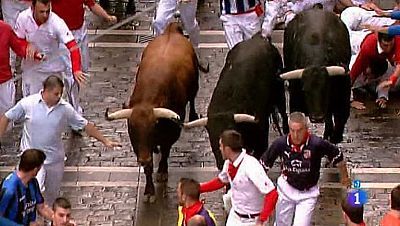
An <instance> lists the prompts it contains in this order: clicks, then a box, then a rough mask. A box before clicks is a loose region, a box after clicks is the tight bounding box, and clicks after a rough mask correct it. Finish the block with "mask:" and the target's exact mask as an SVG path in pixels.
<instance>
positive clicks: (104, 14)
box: [90, 3, 117, 23]
mask: <svg viewBox="0 0 400 226" xmlns="http://www.w3.org/2000/svg"><path fill="white" fill-rule="evenodd" d="M90 10H91V11H92V12H93V13H94V14H95V15H96V16H99V17H102V18H104V19H105V20H106V21H107V22H109V23H116V22H117V17H115V16H111V15H109V14H108V13H107V12H106V11H105V10H104V9H103V8H102V7H101V6H100V5H99V4H97V3H95V4H94V5H93V6H91V7H90Z"/></svg>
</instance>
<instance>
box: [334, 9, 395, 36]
mask: <svg viewBox="0 0 400 226" xmlns="http://www.w3.org/2000/svg"><path fill="white" fill-rule="evenodd" d="M375 15H377V14H376V13H375V12H374V11H368V10H365V9H363V8H360V7H348V8H346V9H345V10H343V12H342V13H341V14H340V19H341V20H342V21H343V23H344V24H345V25H346V27H347V29H348V30H349V32H351V31H360V30H362V27H361V25H363V24H369V25H374V26H387V25H392V24H393V23H394V22H396V20H393V19H390V18H385V17H374V16H375Z"/></svg>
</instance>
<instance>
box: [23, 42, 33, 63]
mask: <svg viewBox="0 0 400 226" xmlns="http://www.w3.org/2000/svg"><path fill="white" fill-rule="evenodd" d="M35 51H36V48H35V47H34V46H33V45H32V44H31V43H29V44H28V45H27V46H26V56H25V58H26V59H27V60H33V59H34V57H35Z"/></svg>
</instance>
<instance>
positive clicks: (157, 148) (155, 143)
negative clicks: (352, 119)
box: [106, 9, 351, 202]
mask: <svg viewBox="0 0 400 226" xmlns="http://www.w3.org/2000/svg"><path fill="white" fill-rule="evenodd" d="M283 44H284V48H283V55H284V63H283V62H282V57H281V55H280V53H279V51H278V49H277V48H276V47H275V46H274V45H273V44H272V43H271V41H270V40H269V39H268V38H264V37H262V36H261V34H260V33H258V34H256V35H254V36H253V37H252V38H251V39H249V40H247V41H243V42H241V43H239V44H237V45H236V46H235V47H234V48H233V49H232V50H230V51H229V53H228V55H227V57H226V60H225V65H224V67H223V69H222V71H221V74H220V77H219V80H218V83H217V86H216V88H215V90H214V92H213V95H212V98H211V101H210V104H209V106H208V111H207V117H204V118H200V119H199V118H198V116H197V114H196V111H195V104H194V100H195V97H196V94H197V91H198V88H199V85H198V79H199V70H200V71H202V72H205V73H207V72H208V68H203V67H202V66H201V65H200V64H199V62H198V59H197V56H196V54H195V51H194V49H193V48H192V45H191V44H190V42H189V41H188V40H187V38H186V37H185V36H184V35H183V32H182V28H181V27H180V25H179V24H178V23H171V24H169V25H168V27H167V29H166V31H165V33H164V34H163V35H161V36H158V37H157V38H155V39H154V40H153V41H152V42H150V43H149V45H148V46H147V47H146V48H145V50H144V52H143V55H142V59H141V63H140V65H139V68H138V71H137V74H136V84H135V86H134V90H133V93H132V95H131V97H130V99H129V105H128V106H127V107H126V108H125V109H122V110H119V111H117V112H114V113H111V114H109V113H108V109H107V112H106V118H107V120H116V119H128V132H129V137H130V140H131V143H132V146H133V149H134V152H135V153H136V155H137V157H138V162H139V163H140V164H142V165H143V166H144V171H145V175H146V186H145V192H144V193H145V198H146V200H148V201H150V202H153V201H154V200H155V187H154V184H153V179H152V173H153V161H152V155H153V153H161V161H160V163H159V167H158V172H157V181H166V180H167V176H168V157H169V154H170V149H171V147H172V145H173V144H174V143H175V142H176V141H177V140H178V138H179V136H180V133H181V129H182V127H184V128H187V129H189V128H192V127H198V126H204V127H205V128H206V129H207V132H208V134H209V139H210V144H211V148H212V151H213V153H214V155H215V158H216V162H217V167H218V168H219V169H221V168H222V166H223V159H222V156H221V153H220V151H219V143H218V141H219V135H220V134H221V133H222V131H224V130H226V129H235V130H237V131H239V132H240V133H241V134H242V135H243V141H244V146H245V148H246V149H247V150H248V151H249V152H250V153H252V154H253V155H254V156H255V157H256V158H260V157H261V155H262V154H263V152H264V151H265V150H266V149H267V147H268V132H269V115H270V114H271V113H272V111H275V109H279V113H280V115H281V118H282V127H283V130H284V132H285V133H287V132H288V126H287V115H286V100H285V88H284V80H289V93H290V95H289V96H290V101H289V102H290V104H289V106H290V111H292V112H293V111H301V112H305V113H306V114H308V115H309V117H310V120H311V121H312V122H325V131H324V138H325V139H328V140H330V141H331V142H332V143H339V142H341V140H342V137H343V131H344V127H345V124H346V122H347V120H348V118H349V115H350V89H351V84H350V77H349V76H348V65H349V63H350V57H351V50H350V40H349V34H348V30H347V29H346V26H345V25H344V24H343V23H342V21H341V20H340V19H339V18H338V17H337V16H336V15H335V14H333V13H331V12H326V11H322V10H319V9H312V10H309V11H305V12H302V13H300V14H298V15H297V16H296V18H295V19H294V20H293V21H291V22H290V23H289V24H288V26H287V28H286V29H285V33H284V43H283ZM188 102H189V103H190V112H189V121H188V122H186V123H183V121H184V118H185V115H186V111H185V109H186V105H187V103H188Z"/></svg>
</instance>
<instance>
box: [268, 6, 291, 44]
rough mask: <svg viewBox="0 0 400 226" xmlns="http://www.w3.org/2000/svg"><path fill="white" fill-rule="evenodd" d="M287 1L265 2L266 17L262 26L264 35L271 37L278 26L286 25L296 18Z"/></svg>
mask: <svg viewBox="0 0 400 226" xmlns="http://www.w3.org/2000/svg"><path fill="white" fill-rule="evenodd" d="M291 4H292V3H290V4H288V2H287V1H286V0H272V1H265V7H264V8H265V17H264V21H263V24H262V35H263V36H264V37H267V36H271V35H272V30H273V29H274V27H275V25H276V24H279V23H285V27H286V25H287V24H288V23H289V22H290V21H291V20H292V19H293V18H294V16H295V15H296V14H294V13H293V12H292V11H291V10H290V5H291Z"/></svg>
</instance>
